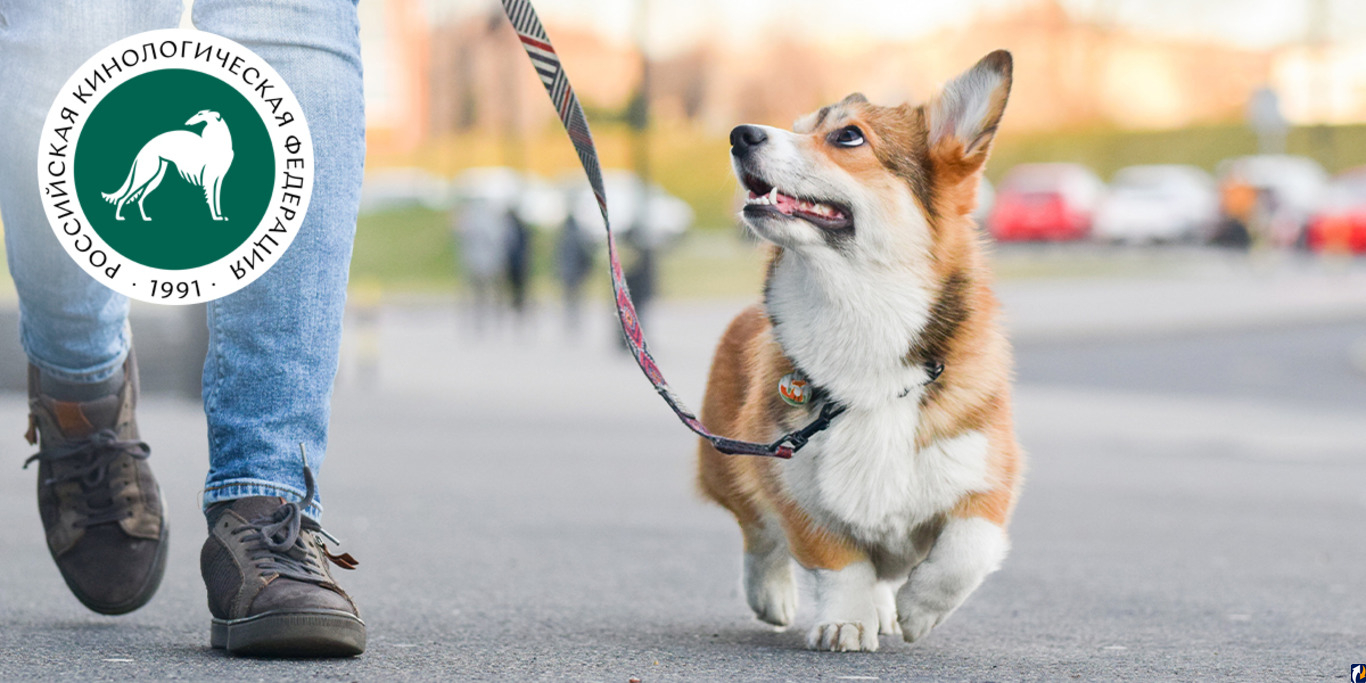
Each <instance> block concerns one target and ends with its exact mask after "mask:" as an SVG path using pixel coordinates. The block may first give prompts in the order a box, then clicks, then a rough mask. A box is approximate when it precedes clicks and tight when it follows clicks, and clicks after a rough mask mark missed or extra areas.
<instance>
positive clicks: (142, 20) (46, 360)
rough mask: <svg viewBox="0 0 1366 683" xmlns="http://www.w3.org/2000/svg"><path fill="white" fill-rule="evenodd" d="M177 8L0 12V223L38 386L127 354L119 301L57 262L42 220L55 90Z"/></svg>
mask: <svg viewBox="0 0 1366 683" xmlns="http://www.w3.org/2000/svg"><path fill="white" fill-rule="evenodd" d="M180 11H181V3H180V0H130V1H128V2H118V3H114V2H82V1H81V0H18V1H15V2H5V3H0V12H2V13H3V15H2V16H3V19H0V214H3V220H4V225H5V247H6V249H7V250H8V261H9V268H10V274H11V276H12V277H13V278H14V285H15V288H16V289H17V290H18V292H19V310H20V325H21V335H22V341H23V346H24V350H25V351H26V352H27V353H28V356H29V359H30V361H31V362H32V363H33V364H34V365H36V366H37V367H38V368H39V369H41V370H42V371H43V374H44V376H46V377H52V378H56V379H61V380H66V381H70V382H74V383H92V382H100V381H102V380H105V379H108V378H109V377H110V376H111V375H113V374H116V373H117V372H118V370H119V368H120V367H121V366H122V365H123V360H124V356H126V355H127V353H128V345H129V338H128V331H127V329H126V326H125V320H126V318H127V315H128V300H127V299H126V298H124V297H123V296H122V295H119V294H116V293H114V291H113V290H111V289H109V288H107V287H105V286H104V285H102V284H100V283H99V282H97V281H96V280H95V279H94V278H92V277H90V276H88V275H86V274H85V273H84V272H82V271H81V269H80V267H79V266H77V265H76V263H75V261H73V260H72V259H71V257H70V256H67V254H66V251H65V250H63V249H62V246H61V244H60V243H59V242H58V241H57V238H56V236H55V235H54V234H53V232H52V228H51V227H50V226H49V225H48V222H47V217H46V216H44V214H43V208H42V205H41V204H40V202H39V198H40V197H41V195H40V193H39V188H38V174H37V171H36V168H37V153H38V135H39V132H40V129H41V128H42V125H43V120H44V119H45V118H46V117H47V112H48V108H49V107H51V106H52V101H53V99H54V98H55V97H56V95H57V90H58V89H59V88H60V87H61V86H62V84H63V83H64V82H65V81H66V79H67V78H68V77H70V76H71V74H72V73H74V72H75V71H76V68H77V67H79V66H80V65H81V63H82V62H84V61H85V60H86V59H89V58H90V56H91V55H93V54H95V53H96V52H98V51H99V50H100V49H102V48H104V47H105V46H107V45H109V44H110V43H113V42H114V41H116V40H118V39H120V38H123V37H126V36H129V35H132V34H134V33H138V32H141V31H148V30H152V29H158V28H167V27H170V26H175V25H176V22H177V21H178V20H179V18H180Z"/></svg>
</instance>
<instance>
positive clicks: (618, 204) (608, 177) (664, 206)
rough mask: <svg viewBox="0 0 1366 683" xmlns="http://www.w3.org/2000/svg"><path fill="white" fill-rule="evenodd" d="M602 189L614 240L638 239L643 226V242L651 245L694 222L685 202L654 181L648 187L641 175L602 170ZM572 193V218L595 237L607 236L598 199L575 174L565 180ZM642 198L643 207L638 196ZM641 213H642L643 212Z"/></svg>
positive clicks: (669, 238) (665, 240)
mask: <svg viewBox="0 0 1366 683" xmlns="http://www.w3.org/2000/svg"><path fill="white" fill-rule="evenodd" d="M602 184H603V189H604V190H605V191H606V192H607V210H608V212H609V215H610V216H611V218H612V232H614V233H616V235H617V240H618V241H620V240H624V239H626V238H628V237H630V238H632V239H634V240H640V239H641V237H640V236H639V235H637V232H636V231H637V230H641V229H644V230H645V231H646V232H645V233H643V234H644V235H645V236H646V237H645V240H646V243H647V244H648V245H649V246H652V247H659V246H663V245H665V244H667V243H669V242H672V241H674V240H675V239H677V238H678V237H680V236H682V234H683V233H684V231H686V230H687V229H688V228H689V227H690V226H691V225H692V222H693V216H694V214H693V210H692V207H691V206H689V205H688V203H687V202H685V201H683V200H682V199H679V198H678V197H675V196H673V195H671V194H669V192H668V190H665V189H664V188H663V187H660V186H659V185H657V184H655V183H650V184H649V186H648V187H645V184H644V183H643V182H641V180H640V176H637V175H636V174H634V173H632V172H630V171H624V170H619V169H608V170H605V171H603V173H602ZM566 187H567V191H568V193H569V195H570V197H571V200H570V203H569V210H570V211H573V212H574V219H575V220H576V221H578V223H579V225H580V226H582V227H583V228H584V230H585V231H587V234H588V235H590V236H591V237H592V238H593V239H594V240H606V238H607V233H606V231H604V230H603V229H602V214H601V212H600V211H599V210H598V201H597V199H596V198H595V197H594V196H593V191H592V190H591V189H590V188H589V186H588V181H586V180H583V179H582V178H581V177H574V179H573V180H570V181H568V182H567V183H566ZM642 199H644V201H645V204H644V211H642V206H641V200H642ZM642 214H643V215H642Z"/></svg>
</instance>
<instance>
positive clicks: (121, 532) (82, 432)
mask: <svg viewBox="0 0 1366 683" xmlns="http://www.w3.org/2000/svg"><path fill="white" fill-rule="evenodd" d="M123 370H124V380H123V384H122V386H120V387H118V388H117V389H116V390H115V391H114V393H111V394H109V395H107V396H102V397H98V398H93V399H91V400H87V401H59V400H57V399H54V398H52V397H51V396H47V395H45V394H44V393H43V391H42V389H41V386H42V378H41V375H40V372H39V370H38V369H37V368H35V367H32V366H30V367H29V381H28V384H29V429H28V433H27V434H26V437H27V438H28V442H29V443H30V444H39V443H40V442H41V443H40V445H39V448H38V453H37V454H35V455H33V456H32V457H30V458H29V459H28V460H27V461H25V462H24V467H28V465H29V464H30V463H32V462H34V461H37V462H38V512H39V515H40V516H41V517H42V520H43V529H44V530H46V532H47V547H48V550H49V551H50V552H51V553H52V559H54V560H56V562H57V569H59V570H60V571H61V572H62V578H63V579H65V580H66V585H67V586H68V587H69V588H71V592H72V593H74V594H75V595H76V599H78V600H80V601H81V602H82V603H83V604H84V605H85V606H86V607H89V608H90V609H92V610H95V611H96V612H99V613H101V614H125V613H127V612H131V611H133V610H135V609H137V608H139V607H142V606H143V605H145V604H147V601H148V600H150V599H152V595H153V594H155V593H156V590H157V587H158V586H160V585H161V576H162V574H163V573H164V572H165V570H166V522H165V520H164V519H163V517H162V507H161V490H160V489H159V488H158V487H157V482H156V479H155V478H154V477H153V476H152V469H151V467H149V466H148V464H147V456H148V455H150V454H151V449H149V448H148V447H147V444H145V443H143V442H141V441H138V426H137V420H136V418H135V417H134V413H133V411H134V408H135V407H136V405H137V398H138V374H137V362H136V361H135V360H134V358H133V354H132V353H131V352H130V353H129V354H128V360H127V361H125V362H124V368H123ZM40 437H41V439H40Z"/></svg>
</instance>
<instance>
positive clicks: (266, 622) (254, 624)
mask: <svg viewBox="0 0 1366 683" xmlns="http://www.w3.org/2000/svg"><path fill="white" fill-rule="evenodd" d="M209 640H210V643H211V644H212V645H213V646H214V647H215V648H218V649H222V650H227V651H228V653H230V654H234V655H250V656H256V657H353V656H355V655H358V654H360V653H362V652H364V651H365V622H363V621H361V620H360V617H357V616H356V615H354V614H349V613H347V612H342V611H339V610H328V609H319V610H289V611H277V612H266V613H265V614H258V615H256V616H252V617H244V618H242V619H218V618H215V619H214V620H213V627H212V629H211V634H210V638H209Z"/></svg>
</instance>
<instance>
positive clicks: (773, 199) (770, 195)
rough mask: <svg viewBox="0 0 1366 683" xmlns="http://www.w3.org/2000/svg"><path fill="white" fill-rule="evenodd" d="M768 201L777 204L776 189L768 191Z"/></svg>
mask: <svg viewBox="0 0 1366 683" xmlns="http://www.w3.org/2000/svg"><path fill="white" fill-rule="evenodd" d="M768 201H769V202H770V203H773V204H777V203H778V188H777V187H776V186H775V187H774V188H773V189H772V190H769V191H768Z"/></svg>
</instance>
